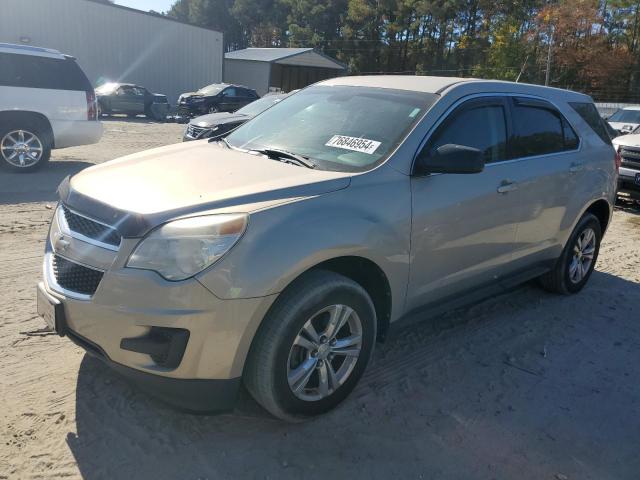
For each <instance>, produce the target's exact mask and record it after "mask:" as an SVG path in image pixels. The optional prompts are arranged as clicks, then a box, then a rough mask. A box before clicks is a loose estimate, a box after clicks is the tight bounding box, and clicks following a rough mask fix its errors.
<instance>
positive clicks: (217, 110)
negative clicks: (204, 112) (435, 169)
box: [208, 105, 220, 113]
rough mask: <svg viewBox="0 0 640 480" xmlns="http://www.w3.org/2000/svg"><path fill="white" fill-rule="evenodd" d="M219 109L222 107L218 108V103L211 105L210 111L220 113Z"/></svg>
mask: <svg viewBox="0 0 640 480" xmlns="http://www.w3.org/2000/svg"><path fill="white" fill-rule="evenodd" d="M219 111H220V109H219V108H218V106H217V105H211V106H210V107H209V110H208V112H209V113H218V112H219Z"/></svg>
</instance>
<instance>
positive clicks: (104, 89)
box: [96, 83, 118, 95]
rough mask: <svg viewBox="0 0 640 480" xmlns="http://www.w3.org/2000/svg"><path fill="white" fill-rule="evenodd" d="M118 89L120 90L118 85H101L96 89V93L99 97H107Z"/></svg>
mask: <svg viewBox="0 0 640 480" xmlns="http://www.w3.org/2000/svg"><path fill="white" fill-rule="evenodd" d="M116 88H118V84H117V83H105V84H104V85H100V86H99V87H98V88H96V93H97V94H99V95H107V94H109V93H111V92H113V91H114V90H115V89H116Z"/></svg>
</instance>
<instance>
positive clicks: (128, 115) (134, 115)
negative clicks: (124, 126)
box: [127, 113, 138, 118]
mask: <svg viewBox="0 0 640 480" xmlns="http://www.w3.org/2000/svg"><path fill="white" fill-rule="evenodd" d="M127 118H138V114H137V113H127Z"/></svg>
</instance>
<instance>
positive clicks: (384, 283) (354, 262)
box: [279, 255, 393, 340]
mask: <svg viewBox="0 0 640 480" xmlns="http://www.w3.org/2000/svg"><path fill="white" fill-rule="evenodd" d="M317 270H328V271H331V272H335V273H338V274H340V275H343V276H345V277H347V278H349V279H351V280H353V281H354V282H356V283H357V284H358V285H360V286H361V287H362V288H364V290H365V291H366V292H367V294H368V295H369V297H370V298H371V301H372V302H373V306H374V308H375V310H376V317H377V331H378V340H383V339H384V338H385V335H386V333H387V331H388V329H389V324H390V321H391V308H392V305H393V294H392V290H391V284H390V282H389V278H388V277H387V274H386V273H385V272H384V270H383V269H382V268H381V267H380V266H379V265H378V264H377V263H375V262H374V261H373V260H370V259H369V258H366V257H362V256H358V255H345V256H340V257H334V258H330V259H327V260H323V261H321V262H319V263H316V264H315V265H313V266H311V267H309V268H307V269H306V270H304V271H303V272H300V273H299V274H298V275H296V276H295V277H294V278H293V279H292V280H291V281H290V282H289V283H288V284H287V285H286V286H285V287H284V288H283V289H282V291H281V292H280V294H279V296H280V295H282V293H283V292H285V291H286V290H287V289H288V288H290V287H291V286H292V285H293V284H294V283H296V282H297V281H298V280H299V279H300V278H301V277H303V276H304V275H305V274H307V273H309V272H311V271H317Z"/></svg>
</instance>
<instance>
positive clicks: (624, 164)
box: [613, 128, 640, 201]
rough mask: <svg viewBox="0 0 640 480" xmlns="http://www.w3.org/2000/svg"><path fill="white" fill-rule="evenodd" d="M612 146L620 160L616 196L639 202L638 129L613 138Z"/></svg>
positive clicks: (639, 151) (639, 156)
mask: <svg viewBox="0 0 640 480" xmlns="http://www.w3.org/2000/svg"><path fill="white" fill-rule="evenodd" d="M613 146H614V147H615V149H616V151H617V152H618V154H619V155H620V160H621V166H620V174H619V176H618V196H619V197H620V198H624V199H628V200H633V201H640V128H636V130H634V131H633V132H632V133H631V134H630V135H623V136H620V137H617V138H614V139H613Z"/></svg>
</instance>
